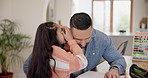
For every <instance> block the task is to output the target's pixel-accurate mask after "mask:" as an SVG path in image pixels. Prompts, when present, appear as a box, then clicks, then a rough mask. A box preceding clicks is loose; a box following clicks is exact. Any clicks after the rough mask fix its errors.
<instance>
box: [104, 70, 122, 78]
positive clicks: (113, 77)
mask: <svg viewBox="0 0 148 78" xmlns="http://www.w3.org/2000/svg"><path fill="white" fill-rule="evenodd" d="M104 78H120V76H119V74H118V69H110V70H109V71H108V72H107V73H106V74H105V76H104Z"/></svg>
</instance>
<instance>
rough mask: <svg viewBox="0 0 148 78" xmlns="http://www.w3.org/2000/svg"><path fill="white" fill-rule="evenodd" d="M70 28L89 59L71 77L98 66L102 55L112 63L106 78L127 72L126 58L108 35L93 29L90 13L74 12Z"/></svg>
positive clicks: (115, 77) (26, 68) (26, 63)
mask: <svg viewBox="0 0 148 78" xmlns="http://www.w3.org/2000/svg"><path fill="white" fill-rule="evenodd" d="M70 30H71V32H72V35H73V37H74V39H75V40H76V41H77V43H78V44H79V46H80V47H81V48H82V49H83V51H84V54H85V56H86V58H87V60H88V66H87V67H86V68H85V69H83V70H81V71H78V72H75V73H73V74H71V78H75V77H77V76H78V75H79V74H82V73H84V72H87V71H89V70H91V69H93V68H94V67H96V66H97V65H98V63H99V61H100V59H101V58H102V57H103V58H104V59H105V60H106V61H108V63H109V64H110V69H109V71H108V72H107V73H106V74H105V78H119V74H123V73H124V72H125V68H126V63H125V59H124V58H123V57H122V55H121V54H120V53H119V52H118V51H117V49H116V48H115V46H114V45H113V43H112V41H111V39H110V38H109V37H108V36H107V35H105V34H104V33H102V32H100V31H98V30H96V29H93V26H92V20H91V18H90V16H89V15H88V14H86V13H76V14H74V15H73V16H72V17H71V19H70ZM30 58H31V56H30V57H29V58H28V59H27V60H26V62H25V64H24V72H25V73H27V70H28V63H29V60H30Z"/></svg>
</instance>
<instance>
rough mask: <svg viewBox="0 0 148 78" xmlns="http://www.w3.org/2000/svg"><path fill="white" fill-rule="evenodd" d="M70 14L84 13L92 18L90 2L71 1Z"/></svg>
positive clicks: (81, 0)
mask: <svg viewBox="0 0 148 78" xmlns="http://www.w3.org/2000/svg"><path fill="white" fill-rule="evenodd" d="M72 2H73V6H72V14H74V13H77V12H85V13H88V14H89V15H90V16H92V0H72Z"/></svg>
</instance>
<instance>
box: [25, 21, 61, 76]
mask: <svg viewBox="0 0 148 78" xmlns="http://www.w3.org/2000/svg"><path fill="white" fill-rule="evenodd" d="M53 24H54V23H53V22H46V23H43V24H40V25H39V27H38V29H37V32H36V37H35V42H34V47H33V52H32V58H31V60H30V63H29V70H28V74H27V78H52V68H51V67H50V60H51V59H53V60H54V58H53V57H52V52H53V48H52V47H51V46H52V45H58V41H57V39H56V27H54V26H53ZM54 61H55V60H54ZM54 68H55V66H54ZM54 68H53V69H54Z"/></svg>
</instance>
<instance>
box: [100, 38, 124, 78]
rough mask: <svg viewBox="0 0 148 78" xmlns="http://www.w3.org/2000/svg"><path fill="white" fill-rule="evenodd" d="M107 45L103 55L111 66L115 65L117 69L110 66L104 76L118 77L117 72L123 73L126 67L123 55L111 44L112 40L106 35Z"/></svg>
mask: <svg viewBox="0 0 148 78" xmlns="http://www.w3.org/2000/svg"><path fill="white" fill-rule="evenodd" d="M106 44H107V47H106V50H105V53H104V55H103V57H104V58H105V59H106V60H107V61H108V63H109V64H110V68H111V67H116V68H117V69H114V68H111V69H110V70H109V71H108V72H107V73H106V74H105V78H108V77H109V78H110V77H115V76H116V77H115V78H118V77H119V74H124V72H125V68H126V62H125V59H124V57H123V56H122V55H121V54H120V52H119V51H117V49H116V47H115V46H114V45H113V43H112V40H111V39H110V38H109V37H108V41H107V43H106Z"/></svg>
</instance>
